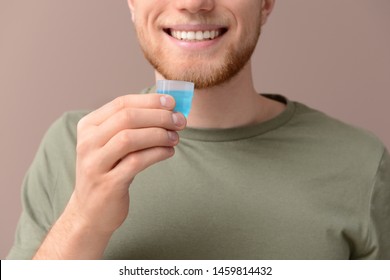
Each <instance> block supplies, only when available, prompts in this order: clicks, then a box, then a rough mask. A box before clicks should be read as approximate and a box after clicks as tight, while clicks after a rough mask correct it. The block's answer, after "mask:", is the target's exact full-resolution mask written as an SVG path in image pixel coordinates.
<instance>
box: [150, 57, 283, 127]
mask: <svg viewBox="0 0 390 280" xmlns="http://www.w3.org/2000/svg"><path fill="white" fill-rule="evenodd" d="M156 77H157V78H158V79H160V78H162V76H161V75H160V74H158V73H157V74H156ZM283 108H284V106H283V105H282V104H280V103H278V102H274V101H271V100H269V99H267V98H265V97H263V96H261V95H259V94H258V93H257V92H256V90H255V88H254V85H253V79H252V69H251V64H250V62H248V63H247V65H246V66H245V67H244V68H243V69H242V70H241V71H240V72H239V73H238V74H237V75H236V76H234V77H233V78H232V79H231V80H229V81H228V82H226V83H224V84H221V85H218V86H215V87H212V88H207V89H198V90H195V93H194V98H193V102H192V108H191V112H190V114H189V116H188V119H187V125H188V127H194V128H232V127H239V126H246V125H251V124H255V123H260V122H263V121H266V120H268V119H270V118H272V117H274V116H276V115H277V114H279V113H280V112H281V111H282V110H283Z"/></svg>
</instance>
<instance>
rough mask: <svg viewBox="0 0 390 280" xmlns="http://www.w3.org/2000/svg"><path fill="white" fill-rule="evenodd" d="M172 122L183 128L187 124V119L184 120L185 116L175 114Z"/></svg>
mask: <svg viewBox="0 0 390 280" xmlns="http://www.w3.org/2000/svg"><path fill="white" fill-rule="evenodd" d="M172 120H173V123H174V124H175V125H176V126H179V127H180V126H183V125H184V123H185V119H184V116H183V115H182V114H180V113H173V114H172Z"/></svg>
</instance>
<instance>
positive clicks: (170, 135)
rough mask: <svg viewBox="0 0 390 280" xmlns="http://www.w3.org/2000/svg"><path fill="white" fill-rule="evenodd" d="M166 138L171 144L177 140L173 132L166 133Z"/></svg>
mask: <svg viewBox="0 0 390 280" xmlns="http://www.w3.org/2000/svg"><path fill="white" fill-rule="evenodd" d="M168 138H169V140H171V141H172V142H176V141H177V139H178V138H179V136H178V135H177V133H176V132H174V131H168Z"/></svg>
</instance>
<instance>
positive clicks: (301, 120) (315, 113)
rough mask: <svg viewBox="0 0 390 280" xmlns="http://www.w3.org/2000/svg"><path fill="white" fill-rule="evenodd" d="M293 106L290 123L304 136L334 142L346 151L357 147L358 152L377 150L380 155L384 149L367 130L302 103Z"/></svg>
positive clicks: (376, 138) (329, 142)
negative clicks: (293, 111)
mask: <svg viewBox="0 0 390 280" xmlns="http://www.w3.org/2000/svg"><path fill="white" fill-rule="evenodd" d="M295 108H296V112H295V117H294V118H293V120H292V124H293V125H295V126H296V127H297V128H300V130H301V132H302V133H303V135H305V136H310V137H312V138H315V139H316V140H317V141H321V142H324V143H328V144H329V145H330V144H334V145H336V146H338V147H340V148H342V149H346V151H351V149H352V150H353V149H358V150H359V151H360V153H362V152H370V153H372V152H374V151H377V152H378V153H379V154H380V155H382V153H383V150H384V149H385V147H384V144H383V143H382V142H381V141H380V140H379V139H378V137H376V136H375V135H374V134H373V133H372V132H370V131H368V130H365V129H363V128H360V127H357V126H355V125H351V124H348V123H346V122H343V121H341V120H338V119H336V118H334V117H331V116H329V115H327V114H326V113H324V112H321V111H319V110H316V109H313V108H310V107H308V106H306V105H304V104H302V103H298V102H295ZM319 138H321V139H319Z"/></svg>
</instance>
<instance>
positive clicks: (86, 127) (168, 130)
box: [68, 94, 186, 233]
mask: <svg viewBox="0 0 390 280" xmlns="http://www.w3.org/2000/svg"><path fill="white" fill-rule="evenodd" d="M174 105H175V101H174V99H173V98H172V97H171V96H169V95H161V94H145V95H141V94H137V95H126V96H122V97H119V98H117V99H115V100H114V101H112V102H110V103H108V104H106V105H104V106H103V107H101V108H100V109H98V110H96V111H94V112H92V113H90V114H89V115H87V116H85V117H84V118H83V119H81V120H80V122H79V123H78V127H77V162H76V185H75V190H74V193H73V195H72V198H71V200H70V202H69V205H68V207H72V209H73V211H75V212H73V213H77V215H74V217H76V216H77V217H78V218H77V219H78V222H81V223H82V226H84V227H85V226H87V227H89V228H91V229H93V230H94V231H95V232H101V233H112V232H114V231H115V230H116V229H117V228H118V227H119V226H120V225H121V224H122V223H123V221H124V220H125V219H126V217H127V215H128V210H129V185H130V183H131V182H132V180H133V179H134V177H135V176H136V175H137V174H138V173H139V172H141V171H142V170H144V169H145V168H147V167H149V166H151V165H152V164H154V163H157V162H159V161H162V160H165V159H167V158H169V157H171V156H173V154H174V148H173V147H174V146H175V145H177V144H178V142H179V137H178V134H177V132H176V131H178V130H182V129H184V127H185V125H186V120H185V118H184V116H183V115H182V114H181V113H173V112H172V110H173V108H174Z"/></svg>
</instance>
